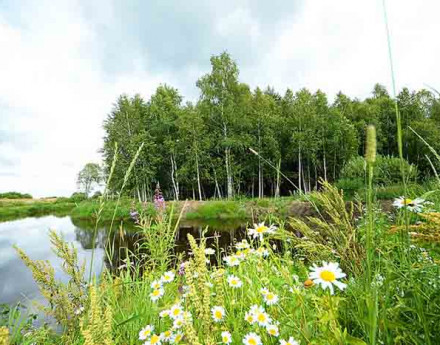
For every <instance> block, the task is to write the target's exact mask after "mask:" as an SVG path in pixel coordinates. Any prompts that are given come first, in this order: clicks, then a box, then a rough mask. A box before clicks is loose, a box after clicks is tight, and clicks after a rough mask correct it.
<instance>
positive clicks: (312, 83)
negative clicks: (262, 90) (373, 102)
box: [242, 0, 440, 98]
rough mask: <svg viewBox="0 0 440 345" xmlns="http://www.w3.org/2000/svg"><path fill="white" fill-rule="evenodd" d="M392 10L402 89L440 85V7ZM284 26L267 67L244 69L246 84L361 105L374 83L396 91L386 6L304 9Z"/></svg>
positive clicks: (314, 4)
mask: <svg viewBox="0 0 440 345" xmlns="http://www.w3.org/2000/svg"><path fill="white" fill-rule="evenodd" d="M387 10H388V17H389V25H390V30H391V36H392V48H393V55H394V63H395V75H396V80H397V88H398V89H399V88H402V87H404V86H408V87H411V88H421V87H424V84H425V83H426V84H432V85H435V83H438V80H439V79H440V78H439V77H440V72H438V68H437V64H438V58H439V53H440V46H439V45H438V44H437V41H438V38H437V36H438V32H440V22H439V21H438V18H437V17H438V13H440V2H438V1H436V0H425V1H423V2H422V1H420V2H414V1H411V0H389V1H387ZM282 25H283V27H284V28H283V29H280V33H279V35H278V36H277V37H275V38H274V42H273V45H272V47H271V49H269V50H268V51H267V53H266V54H265V57H264V58H263V61H261V62H260V63H257V64H256V66H253V69H252V70H250V71H249V72H248V71H247V70H246V68H243V69H242V71H243V73H242V76H243V79H244V80H247V81H251V83H252V84H253V85H267V84H270V85H272V86H275V88H276V89H278V90H279V91H283V90H285V89H286V88H287V87H290V88H293V89H299V88H301V87H308V88H310V89H312V90H316V89H317V88H320V89H322V90H324V91H326V92H328V93H330V94H331V95H334V94H335V93H337V92H338V91H339V90H342V91H343V92H345V93H347V94H349V95H351V96H357V97H361V98H363V97H366V96H368V95H369V94H370V92H371V90H372V88H373V85H374V84H375V83H377V82H379V83H382V84H385V85H386V86H388V88H389V90H390V91H391V83H390V80H391V77H390V68H389V63H388V50H387V40H386V31H385V24H384V15H383V10H382V1H379V0H378V1H359V0H356V1H353V0H338V1H326V0H320V1H307V2H304V6H303V7H301V12H300V13H292V16H291V20H290V21H285V22H284V23H282ZM255 68H256V69H258V73H256V70H255Z"/></svg>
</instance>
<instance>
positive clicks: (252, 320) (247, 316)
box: [244, 311, 257, 324]
mask: <svg viewBox="0 0 440 345" xmlns="http://www.w3.org/2000/svg"><path fill="white" fill-rule="evenodd" d="M244 319H245V320H246V321H247V322H249V323H250V324H254V323H255V322H256V321H257V320H256V319H255V314H254V313H252V312H250V311H248V312H247V313H246V314H245V316H244Z"/></svg>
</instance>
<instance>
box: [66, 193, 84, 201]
mask: <svg viewBox="0 0 440 345" xmlns="http://www.w3.org/2000/svg"><path fill="white" fill-rule="evenodd" d="M86 199H87V195H86V194H85V193H79V192H75V193H73V194H72V195H71V196H70V200H71V201H73V202H81V201H83V200H86Z"/></svg>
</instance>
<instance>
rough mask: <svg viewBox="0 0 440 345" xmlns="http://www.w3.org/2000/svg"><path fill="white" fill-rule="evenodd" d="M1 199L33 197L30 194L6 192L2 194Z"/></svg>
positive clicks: (0, 194)
mask: <svg viewBox="0 0 440 345" xmlns="http://www.w3.org/2000/svg"><path fill="white" fill-rule="evenodd" d="M0 199H32V195H30V194H28V193H25V194H23V193H19V192H6V193H0Z"/></svg>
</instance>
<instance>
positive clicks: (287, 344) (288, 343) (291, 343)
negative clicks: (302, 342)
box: [280, 337, 299, 345]
mask: <svg viewBox="0 0 440 345" xmlns="http://www.w3.org/2000/svg"><path fill="white" fill-rule="evenodd" d="M280 345H299V343H298V342H297V341H296V340H295V339H293V337H290V338H289V339H288V340H284V339H281V340H280Z"/></svg>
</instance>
